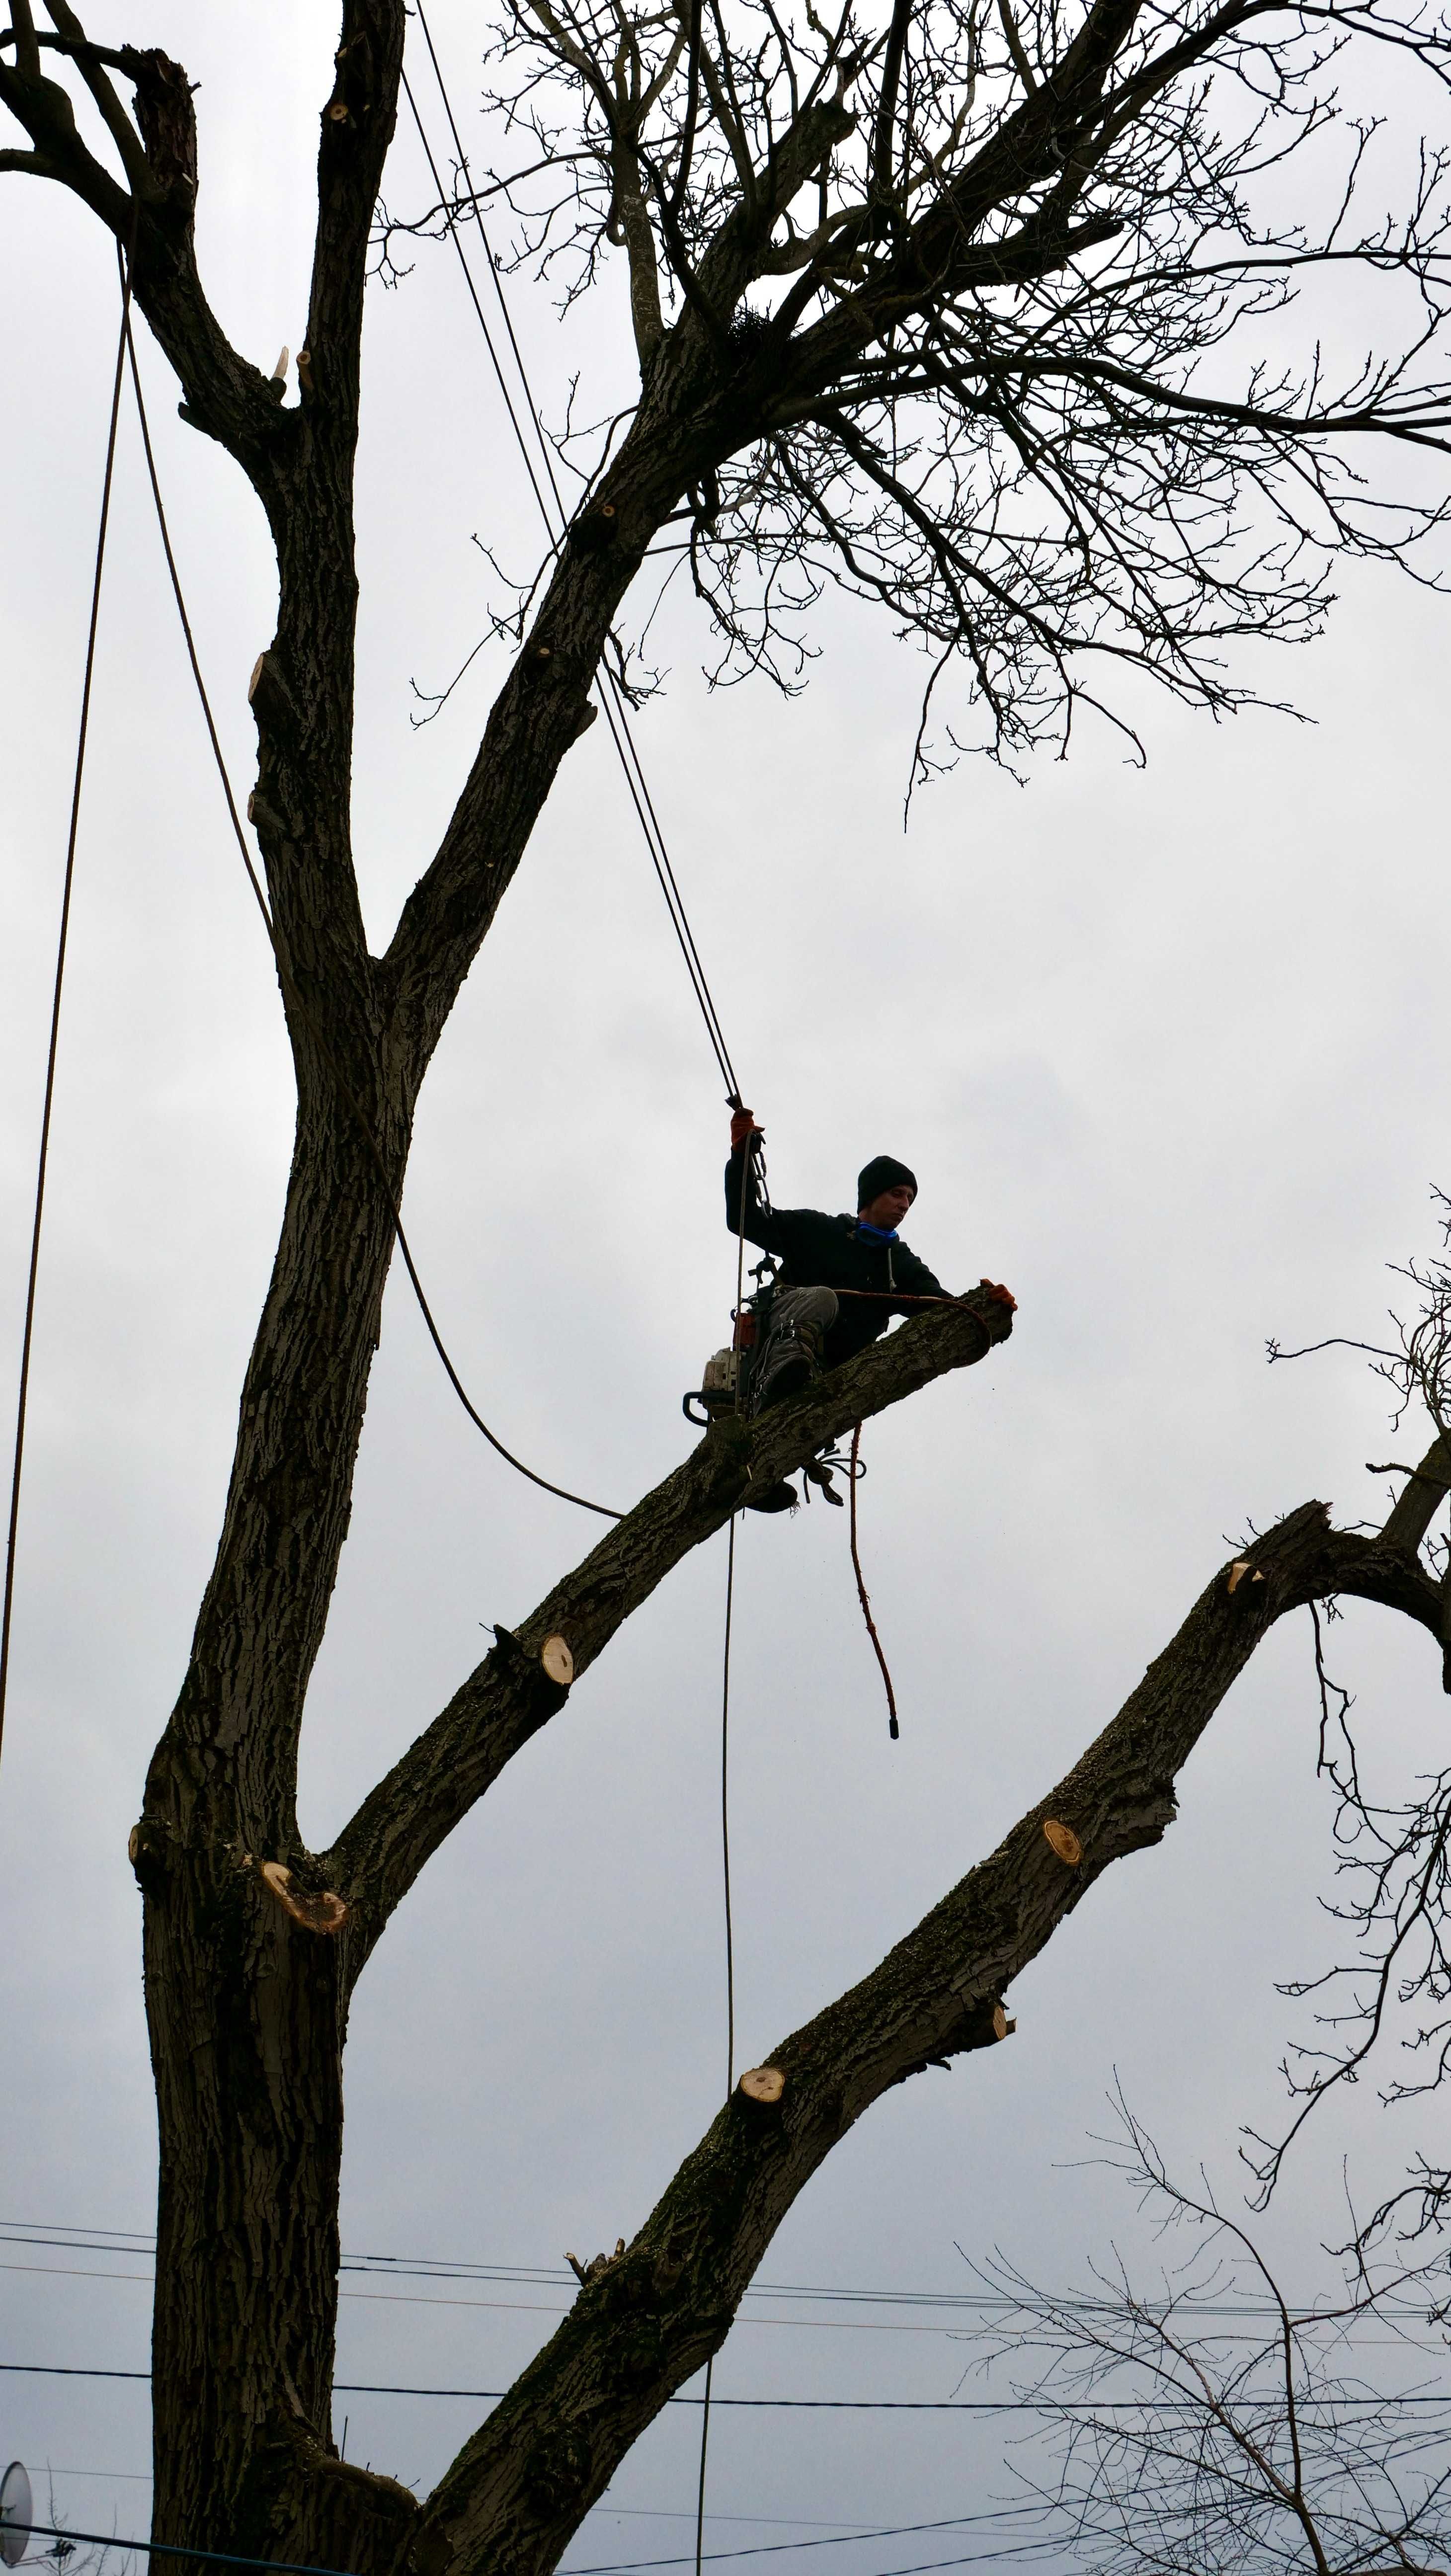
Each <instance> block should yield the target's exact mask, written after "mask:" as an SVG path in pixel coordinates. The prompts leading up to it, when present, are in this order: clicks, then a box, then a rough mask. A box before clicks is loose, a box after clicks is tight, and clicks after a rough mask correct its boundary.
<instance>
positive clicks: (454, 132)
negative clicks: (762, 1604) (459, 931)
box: [402, 0, 745, 2576]
mask: <svg viewBox="0 0 1451 2576" xmlns="http://www.w3.org/2000/svg"><path fill="white" fill-rule="evenodd" d="M415 6H416V14H417V18H418V24H419V30H420V32H421V34H422V36H423V40H424V43H425V45H426V46H427V48H428V58H429V61H430V63H431V65H432V67H433V76H434V80H435V82H436V83H437V86H438V94H439V98H440V100H441V101H442V105H443V112H444V115H445V117H446V119H447V122H448V129H449V133H450V135H451V136H452V138H453V147H454V151H455V153H456V155H457V160H458V168H459V172H460V174H461V176H462V178H463V181H464V184H465V187H466V189H467V190H468V193H469V196H470V199H471V202H472V211H473V218H474V226H475V229H476V231H477V233H478V237H479V244H480V247H481V249H482V251H483V255H484V264H485V266H486V268H487V269H488V273H489V278H490V282H491V284H492V286H493V290H494V295H495V299H496V301H497V303H498V307H499V311H500V314H501V316H502V318H503V323H504V328H505V331H506V332H507V334H508V340H509V347H510V350H511V352H512V355H513V359H514V365H515V367H516V369H517V371H518V378H519V385H520V389H521V394H522V398H523V404H524V407H525V409H526V410H527V412H528V416H529V421H530V425H531V427H532V429H533V432H534V437H535V441H536V443H537V447H538V454H539V460H540V464H541V465H542V468H543V473H544V479H545V481H546V482H547V484H548V486H549V491H550V494H551V497H552V499H553V502H554V514H553V515H551V512H550V510H549V507H548V505H547V503H546V502H545V499H544V493H543V489H542V487H541V483H540V478H539V475H538V473H537V472H536V471H535V467H534V462H533V459H532V458H531V456H530V453H529V448H528V444H527V441H526V440H525V437H524V433H523V428H522V425H521V422H520V419H519V415H518V412H517V411H516V409H515V406H514V403H513V400H512V398H511V396H510V392H509V388H508V384H507V381H506V379H505V375H504V369H503V366H502V364H501V363H500V359H499V353H498V350H497V349H496V347H495V345H494V339H493V334H492V332H491V331H490V329H489V325H488V320H487V317H486V315H485V313H484V308H483V305H482V304H481V302H480V300H479V294H478V289H477V287H476V286H475V284H474V280H473V272H472V270H471V269H470V267H469V263H468V259H467V257H466V255H465V252H464V247H463V243H462V241H461V240H460V238H459V231H458V226H457V224H456V223H455V222H453V221H452V220H450V222H449V227H448V229H449V238H450V240H451V241H452V243H453V246H454V252H455V255H456V257H457V259H458V263H459V267H460V269H461V270H462V272H463V278H464V283H465V286H466V287H467V289H468V296H469V301H470V303H471V304H472V306H473V308H474V313H475V315H476V317H477V320H478V325H479V329H480V331H481V332H482V334H483V338H484V345H485V347H486V349H487V350H488V353H489V362H490V365H491V366H492V368H493V371H494V375H495V377H496V379H497V381H498V386H499V391H500V393H501V394H502V396H503V399H504V408H505V410H506V411H507V413H508V415H509V421H510V425H511V427H512V428H513V431H514V435H515V438H516V440H517V441H518V445H519V452H520V455H521V457H522V459H523V463H524V470H525V473H526V475H527V476H528V479H529V487H530V490H531V491H532V492H533V494H534V498H535V501H536V502H537V504H538V507H539V513H540V517H541V518H542V520H543V522H544V530H545V534H546V536H547V538H548V540H549V543H550V545H551V547H553V548H554V549H555V550H556V552H557V551H558V549H559V547H560V546H561V545H563V544H564V543H565V542H566V539H567V534H568V527H569V513H568V511H567V509H566V508H565V504H564V500H563V496H562V495H561V492H560V489H559V481H558V477H557V476H556V474H555V470H554V460H553V457H552V456H551V454H550V449H549V442H548V440H547V438H546V437H545V434H544V429H543V424H542V423H541V421H540V417H539V407H538V405H537V403H536V402H535V400H534V393H533V388H532V386H531V385H530V381H529V373H528V369H527V368H526V366H525V364H524V357H523V352H522V350H521V349H520V346H519V341H518V337H517V334H516V332H515V330H514V324H513V318H512V316H511V314H510V311H509V304H508V298H507V297H506V295H505V293H504V289H503V284H502V281H501V279H500V276H499V271H498V263H497V261H496V260H495V258H494V254H493V251H492V248H491V247H490V243H489V238H488V235H487V233H486V232H485V230H484V222H483V216H482V214H481V213H480V211H479V204H478V198H477V196H476V195H475V194H474V192H473V184H472V179H471V177H470V173H469V166H468V155H467V154H466V152H465V151H464V147H463V138H462V136H461V135H460V133H459V129H458V120H457V118H456V116H455V115H454V111H453V102H452V100H451V99H450V97H449V93H448V85H447V83H446V82H445V80H444V76H443V66H442V65H441V63H440V62H439V59H438V53H437V49H436V47H435V45H434V42H433V34H432V30H431V29H430V27H429V24H428V17H427V13H426V11H425V9H424V7H423V5H422V0H415ZM402 82H403V91H404V95H405V97H406V98H407V101H408V106H409V109H410V112H411V114H412V117H413V122H414V125H415V127H416V128H417V132H418V140H419V144H420V146H421V148H422V151H423V155H424V158H425V160H426V161H427V163H428V168H429V173H430V176H431V177H432V180H433V184H434V187H435V188H436V190H437V192H438V200H439V204H440V207H443V206H444V205H446V204H447V202H448V200H447V196H446V192H445V189H444V185H443V180H442V176H441V174H440V171H439V167H438V163H437V161H436V159H435V158H434V153H433V148H432V146H431V144H430V142H429V140H428V134H427V130H426V128H425V126H424V122H423V118H422V115H421V113H420V111H419V106H418V101H417V99H416V97H415V96H414V92H413V87H412V83H411V82H410V81H409V78H408V74H407V71H406V69H405V70H404V72H403V74H402ZM556 517H557V521H558V526H557V527H556V524H555V520H556ZM597 684H598V690H599V702H600V706H601V708H602V709H603V712H604V718H605V722H606V724H607V725H608V727H609V730H610V737H611V740H612V741H613V743H614V746H615V751H616V753H617V755H618V758H619V762H620V767H621V769H622V771H623V773H624V778H625V785H626V787H627V789H628V791H629V795H630V801H631V803H632V804H633V806H634V808H635V813H636V816H637V818H638V820H639V823H640V828H641V830H642V832H643V833H644V836H645V846H646V848H647V850H648V851H649V854H650V862H651V865H652V867H653V868H654V870H655V875H656V878H657V880H658V883H659V886H660V891H661V893H662V894H663V896H664V898H665V906H666V910H667V912H668V913H669V915H670V925H671V928H672V930H673V931H674V933H675V937H676V940H677V942H678V944H679V948H680V953H681V955H682V957H683V958H684V960H685V967H686V972H687V974H688V975H689V977H690V982H691V988H692V990H693V992H694V994H695V998H696V1003H697V1005H698V1007H699V1010H700V1014H701V1018H702V1019H703V1020H704V1022H705V1031H706V1036H707V1038H708V1039H709V1041H710V1046H711V1050H712V1053H713V1054H714V1056H715V1060H716V1063H717V1065H718V1066H719V1068H720V1072H721V1077H722V1079H723V1081H724V1083H725V1085H726V1097H727V1100H728V1101H729V1103H730V1106H731V1107H732V1108H733V1109H736V1110H738V1109H739V1108H740V1107H741V1089H740V1084H739V1082H738V1081H737V1079H736V1072H735V1067H734V1065H733V1064H732V1062H731V1056H730V1050H729V1048H728V1046H727V1045H726V1040H725V1032H724V1030H723V1029H722V1027H721V1024H720V1015H719V1013H718V1011H717V1010H716V1006H715V998H714V996H713V994H712V992H711V989H710V985H709V982H708V980H707V977H706V973H705V968H704V966H703V965H702V963H701V958H700V951H699V949H698V948H697V946H696V944H695V935H694V932H693V931H692V929H691V927H690V918H689V915H688V914H687V912H686V909H685V904H684V901H683V899H682V896H681V893H680V888H679V885H678V883H677V881H676V876H675V870H674V868H673V866H672V864H671V859H670V851H669V845H668V844H667V842H666V839H665V834H664V831H663V830H662V828H661V824H660V818H659V815H658V814H657V813H656V810H655V804H654V799H653V798H652V796H651V794H650V790H649V786H648V783H647V781H646V778H645V772H644V767H643V764H642V763H641V760H640V755H639V751H638V748H637V746H636V743H635V739H634V736H633V734H632V732H631V730H630V723H629V717H628V714H627V712H626V704H625V698H624V693H623V691H622V689H621V688H620V686H619V683H618V681H617V679H616V677H615V675H614V673H613V672H611V671H610V670H609V669H608V668H607V667H606V666H605V665H604V663H603V662H602V663H601V665H600V668H599V671H598V673H597ZM744 1261H745V1193H744V1188H743V1189H742V1205H741V1215H740V1222H739V1226H738V1229H737V1247H736V1307H737V1313H739V1308H740V1304H741V1294H742V1285H743V1279H744ZM737 1329H738V1326H737ZM736 1407H737V1410H739V1408H740V1361H739V1355H737V1363H736ZM735 1561H736V1519H735V1515H734V1513H733V1514H732V1516H731V1521H730V1527H729V1535H728V1539H727V1557H726V1611H725V1644H724V1650H723V1657H722V1673H721V1859H722V1872H723V1879H724V1891H725V1936H726V2029H727V2044H726V2062H727V2080H726V2099H727V2100H729V2099H730V2095H731V2091H732V2088H733V2086H734V2083H735V1960H734V1947H733V1941H732V1929H731V1893H730V1818H729V1809H728V1803H727V1794H728V1785H729V1771H728V1761H729V1742H730V1733H729V1730H730V1651H731V1619H732V1610H733V1606H734V1597H735ZM714 2374H715V2356H714V2354H712V2355H711V2357H710V2359H709V2361H708V2362H707V2363H706V2370H705V2395H704V2401H703V2408H702V2413H701V2425H700V2475H699V2482H698V2488H697V2498H696V2549H695V2557H696V2576H700V2570H701V2553H702V2548H703V2535H704V2529H705V2466H706V2449H707V2444H708V2442H709V2438H710V2402H711V2386H712V2381H713V2378H714Z"/></svg>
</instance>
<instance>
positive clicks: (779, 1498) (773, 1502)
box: [745, 1476, 801, 1512]
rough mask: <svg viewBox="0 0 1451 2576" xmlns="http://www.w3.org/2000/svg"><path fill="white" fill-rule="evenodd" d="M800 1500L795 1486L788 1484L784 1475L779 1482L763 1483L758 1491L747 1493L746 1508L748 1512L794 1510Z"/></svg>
mask: <svg viewBox="0 0 1451 2576" xmlns="http://www.w3.org/2000/svg"><path fill="white" fill-rule="evenodd" d="M800 1500H801V1497H800V1495H799V1494H798V1493H797V1491H796V1488H795V1486H794V1485H791V1484H788V1483H787V1481H786V1478H785V1477H784V1476H783V1477H782V1478H781V1481H780V1483H779V1484H777V1485H762V1487H761V1489H760V1491H759V1492H758V1493H754V1494H747V1496H746V1499H745V1509H746V1510H747V1511H748V1512H794V1511H795V1509H796V1506H797V1504H798V1503H799V1501H800Z"/></svg>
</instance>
